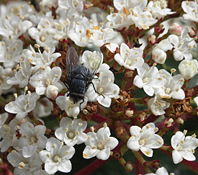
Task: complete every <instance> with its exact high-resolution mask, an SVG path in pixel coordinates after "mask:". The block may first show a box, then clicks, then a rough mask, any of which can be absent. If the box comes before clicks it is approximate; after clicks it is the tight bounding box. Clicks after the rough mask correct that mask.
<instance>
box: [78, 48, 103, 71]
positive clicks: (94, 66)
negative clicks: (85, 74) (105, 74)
mask: <svg viewBox="0 0 198 175" xmlns="http://www.w3.org/2000/svg"><path fill="white" fill-rule="evenodd" d="M102 62H103V54H102V52H100V51H93V52H91V51H88V50H86V51H84V52H83V55H82V57H81V63H82V64H83V65H84V66H85V67H87V68H88V69H90V70H92V72H94V73H97V72H98V69H99V68H100V65H101V64H102Z"/></svg>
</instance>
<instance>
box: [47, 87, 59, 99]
mask: <svg viewBox="0 0 198 175" xmlns="http://www.w3.org/2000/svg"><path fill="white" fill-rule="evenodd" d="M57 95H58V88H57V87H56V86H53V85H49V86H48V87H47V90H46V96H47V97H48V98H51V99H53V100H54V99H55V98H56V97H57Z"/></svg>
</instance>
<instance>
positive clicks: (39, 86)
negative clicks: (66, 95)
mask: <svg viewBox="0 0 198 175" xmlns="http://www.w3.org/2000/svg"><path fill="white" fill-rule="evenodd" d="M61 74H62V70H61V68H60V67H53V68H52V69H51V68H50V67H46V68H45V69H44V70H39V71H38V72H36V73H35V74H34V75H33V76H32V77H31V78H30V84H31V85H32V86H33V87H35V89H36V93H37V94H39V95H43V94H46V95H47V97H48V98H52V99H54V98H55V97H56V96H57V94H58V92H59V91H61V90H62V88H63V85H62V84H61V83H60V77H61Z"/></svg>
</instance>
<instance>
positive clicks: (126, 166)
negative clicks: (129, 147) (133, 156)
mask: <svg viewBox="0 0 198 175" xmlns="http://www.w3.org/2000/svg"><path fill="white" fill-rule="evenodd" d="M125 168H126V170H127V171H132V170H133V165H132V163H130V162H127V163H126V165H125Z"/></svg>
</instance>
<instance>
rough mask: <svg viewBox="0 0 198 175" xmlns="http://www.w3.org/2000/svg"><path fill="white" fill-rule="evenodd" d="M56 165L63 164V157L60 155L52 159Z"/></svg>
mask: <svg viewBox="0 0 198 175" xmlns="http://www.w3.org/2000/svg"><path fill="white" fill-rule="evenodd" d="M52 160H53V161H54V162H55V163H58V162H61V157H60V156H59V155H55V156H54V157H53V159H52Z"/></svg>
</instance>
